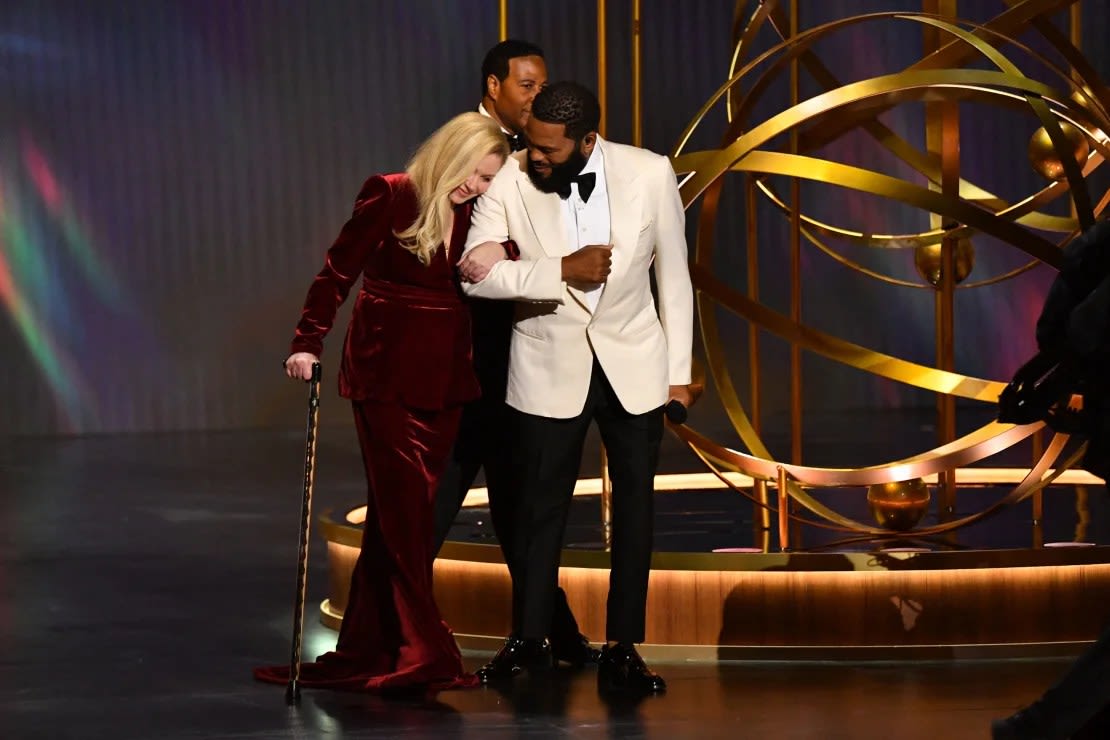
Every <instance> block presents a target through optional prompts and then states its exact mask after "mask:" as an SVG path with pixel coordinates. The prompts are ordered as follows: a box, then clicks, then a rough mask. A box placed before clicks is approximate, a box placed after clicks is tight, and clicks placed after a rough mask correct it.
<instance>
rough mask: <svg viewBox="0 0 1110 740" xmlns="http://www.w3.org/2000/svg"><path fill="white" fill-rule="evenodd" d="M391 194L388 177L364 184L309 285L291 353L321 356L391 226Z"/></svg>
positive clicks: (372, 179) (376, 178)
mask: <svg viewBox="0 0 1110 740" xmlns="http://www.w3.org/2000/svg"><path fill="white" fill-rule="evenodd" d="M391 195H392V193H391V191H390V187H389V183H388V181H386V179H385V178H384V177H381V176H375V177H371V178H370V179H369V180H367V181H366V183H365V184H364V185H363V186H362V190H361V191H360V192H359V194H358V198H357V199H356V200H355V208H354V213H352V214H351V218H350V220H348V221H347V223H346V224H344V226H343V230H342V231H340V232H339V236H338V237H337V238H336V240H335V243H334V244H332V245H331V248H330V249H328V253H327V257H326V258H325V260H324V267H323V269H321V270H320V272H319V273H318V274H317V275H316V279H315V280H313V281H312V285H311V286H309V288H308V295H307V296H305V300H304V310H303V311H302V312H301V320H300V321H299V322H298V323H297V329H296V334H295V336H294V337H293V342H292V344H291V345H290V353H293V352H311V353H312V354H314V355H316V356H317V357H319V356H320V353H321V352H322V351H323V348H324V337H325V336H327V333H328V331H329V330H330V329H331V326H332V323H333V322H334V321H335V313H336V311H337V310H339V306H340V304H342V303H343V301H344V300H346V298H347V294H348V293H349V292H350V290H351V286H352V285H353V284H354V282H355V280H357V279H358V277H359V275H360V274H361V273H362V269H363V267H364V265H365V264H366V260H367V258H368V256H369V255H370V253H371V252H372V251H373V250H374V249H375V248H376V247H377V246H378V245H379V244H381V242H382V239H384V238H385V236H386V233H387V230H388V229H389V227H390V223H391V222H392V219H391V218H390V213H391V209H390V202H391V200H392V198H391Z"/></svg>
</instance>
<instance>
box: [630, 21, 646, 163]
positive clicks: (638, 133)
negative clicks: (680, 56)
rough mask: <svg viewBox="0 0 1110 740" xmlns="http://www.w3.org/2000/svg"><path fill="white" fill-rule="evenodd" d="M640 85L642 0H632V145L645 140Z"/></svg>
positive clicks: (640, 143)
mask: <svg viewBox="0 0 1110 740" xmlns="http://www.w3.org/2000/svg"><path fill="white" fill-rule="evenodd" d="M640 86H641V80H640V0H632V146H643V140H644V126H643V120H642V118H641V116H642V112H641V108H642V106H643V101H642V100H641V96H640Z"/></svg>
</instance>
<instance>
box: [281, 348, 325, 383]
mask: <svg viewBox="0 0 1110 740" xmlns="http://www.w3.org/2000/svg"><path fill="white" fill-rule="evenodd" d="M319 361H320V358H319V357H317V356H316V355H314V354H312V353H311V352H294V353H293V354H291V355H289V357H287V358H285V363H284V366H285V374H286V375H288V376H289V377H290V378H293V379H294V380H312V365H313V364H314V363H317V362H319Z"/></svg>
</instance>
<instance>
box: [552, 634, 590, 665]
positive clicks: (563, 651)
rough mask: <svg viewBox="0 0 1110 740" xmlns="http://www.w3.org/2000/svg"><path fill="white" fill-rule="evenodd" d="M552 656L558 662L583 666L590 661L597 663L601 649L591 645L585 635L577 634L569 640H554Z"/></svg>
mask: <svg viewBox="0 0 1110 740" xmlns="http://www.w3.org/2000/svg"><path fill="white" fill-rule="evenodd" d="M551 657H552V658H553V659H554V660H555V661H556V662H560V663H569V664H570V665H572V666H574V667H575V668H581V667H582V666H584V665H586V664H588V663H596V662H597V661H598V659H599V658H600V657H601V651H600V650H598V649H597V648H595V647H594V646H593V645H591V644H590V641H589V639H587V637H586V636H585V635H575V636H574V637H572V638H571V639H569V640H552V641H551Z"/></svg>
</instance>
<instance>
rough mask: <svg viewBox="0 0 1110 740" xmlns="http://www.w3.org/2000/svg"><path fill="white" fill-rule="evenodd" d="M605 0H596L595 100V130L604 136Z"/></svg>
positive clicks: (605, 125) (605, 120) (606, 117)
mask: <svg viewBox="0 0 1110 740" xmlns="http://www.w3.org/2000/svg"><path fill="white" fill-rule="evenodd" d="M605 49H606V44H605V0H597V100H598V102H599V103H601V121H600V123H599V124H598V127H597V132H598V133H599V134H601V135H602V136H605V135H606V134H605V132H606V130H607V124H608V120H607V119H608V116H607V115H606V113H605V108H606V94H607V93H606V71H607V70H606V65H607V64H608V61H607V60H606V56H605Z"/></svg>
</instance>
